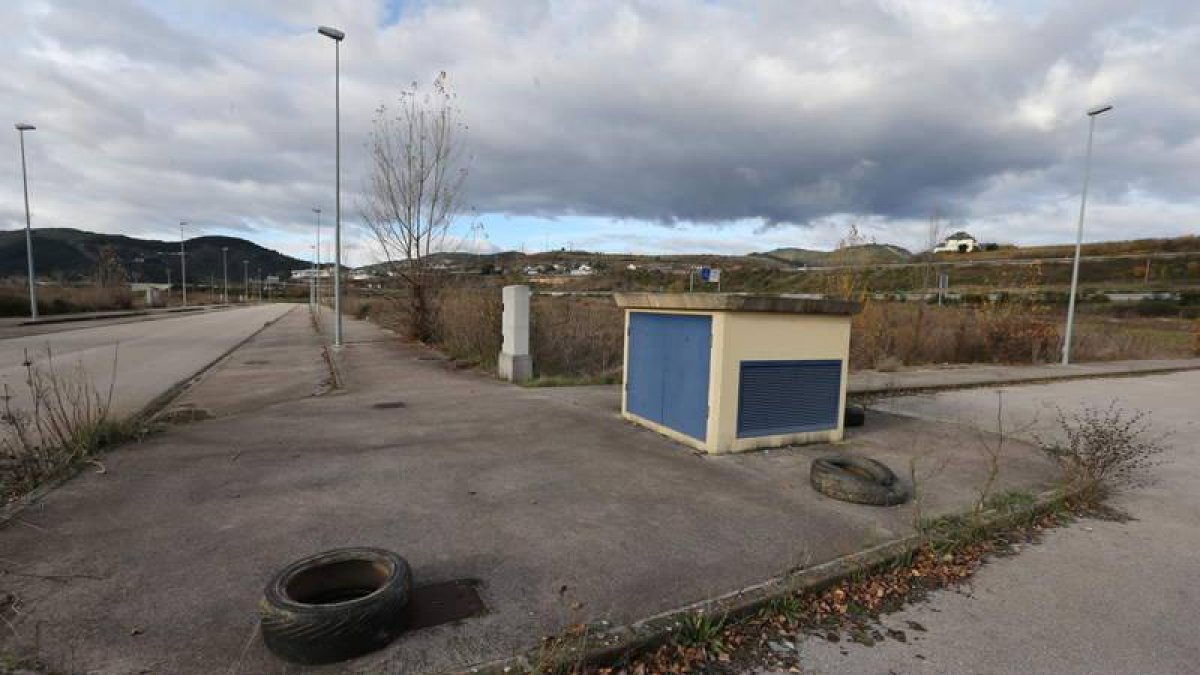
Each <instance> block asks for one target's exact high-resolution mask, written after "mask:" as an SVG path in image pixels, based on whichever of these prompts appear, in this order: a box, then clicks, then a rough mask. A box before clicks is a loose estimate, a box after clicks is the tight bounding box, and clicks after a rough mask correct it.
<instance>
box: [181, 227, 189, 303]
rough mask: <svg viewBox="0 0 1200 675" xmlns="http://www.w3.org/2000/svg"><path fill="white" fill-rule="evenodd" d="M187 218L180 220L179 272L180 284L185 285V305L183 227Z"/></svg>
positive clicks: (185, 271) (185, 268)
mask: <svg viewBox="0 0 1200 675" xmlns="http://www.w3.org/2000/svg"><path fill="white" fill-rule="evenodd" d="M185 225H187V221H186V220H181V221H179V274H180V282H179V283H180V284H182V285H183V306H184V307H187V251H184V250H183V228H184V226H185Z"/></svg>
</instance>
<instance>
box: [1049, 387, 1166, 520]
mask: <svg viewBox="0 0 1200 675" xmlns="http://www.w3.org/2000/svg"><path fill="white" fill-rule="evenodd" d="M1058 426H1059V430H1060V432H1061V437H1060V438H1056V439H1050V440H1047V439H1038V441H1039V443H1040V445H1041V446H1042V449H1043V450H1044V451H1045V452H1046V454H1048V455H1049V456H1050V457H1051V458H1052V459H1054V460H1055V461H1056V462H1058V465H1059V466H1060V467H1061V468H1062V470H1063V479H1064V483H1065V485H1066V488H1067V489H1068V490H1069V491H1071V492H1072V493H1074V494H1076V495H1078V496H1079V498H1080V499H1083V500H1085V501H1087V502H1090V503H1098V502H1100V501H1102V500H1103V499H1104V498H1105V497H1107V496H1109V495H1110V494H1112V493H1114V492H1118V491H1121V490H1126V489H1129V488H1132V487H1137V486H1139V485H1142V484H1144V483H1145V482H1146V481H1147V480H1149V474H1150V469H1152V468H1153V467H1155V466H1157V465H1158V463H1159V458H1160V456H1161V455H1162V453H1163V451H1164V449H1165V448H1164V445H1163V442H1164V440H1165V437H1164V436H1163V435H1161V434H1155V433H1154V432H1153V430H1152V429H1151V426H1150V416H1149V414H1148V413H1145V412H1141V411H1134V412H1129V411H1126V410H1124V409H1122V408H1120V407H1118V404H1117V402H1116V401H1113V402H1111V403H1110V404H1109V405H1108V406H1107V407H1103V408H1099V407H1095V406H1084V407H1083V408H1081V409H1080V410H1079V411H1077V412H1074V413H1064V412H1063V411H1062V410H1061V409H1060V410H1058Z"/></svg>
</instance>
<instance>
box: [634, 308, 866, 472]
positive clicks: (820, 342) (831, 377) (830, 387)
mask: <svg viewBox="0 0 1200 675" xmlns="http://www.w3.org/2000/svg"><path fill="white" fill-rule="evenodd" d="M614 297H615V299H616V302H617V305H618V306H619V307H621V308H623V309H624V310H625V336H626V337H625V371H624V375H625V377H624V382H625V384H624V389H623V392H622V397H621V414H622V415H623V416H624V417H625V418H626V419H629V420H632V421H634V422H637V423H638V424H641V425H644V426H646V427H649V428H651V429H653V430H655V431H657V432H659V433H661V434H664V435H666V436H669V437H671V438H673V439H675V440H677V441H680V442H682V443H686V444H687V445H690V446H692V447H695V448H698V449H700V450H703V451H705V452H708V453H712V454H721V453H728V452H743V451H746V450H752V449H756V448H766V447H777V446H782V445H792V444H799V443H816V442H826V441H839V440H841V438H842V417H843V409H844V407H845V400H846V372H847V361H848V359H849V354H850V317H851V315H853V314H854V313H855V312H857V311H858V309H859V305H858V304H857V303H854V302H848V301H841V300H822V299H812V298H798V297H788V296H777V295H743V294H733V293H617V294H615V296H614Z"/></svg>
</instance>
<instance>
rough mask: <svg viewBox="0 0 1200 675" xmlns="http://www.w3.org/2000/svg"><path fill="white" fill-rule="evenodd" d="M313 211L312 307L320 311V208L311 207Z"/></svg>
mask: <svg viewBox="0 0 1200 675" xmlns="http://www.w3.org/2000/svg"><path fill="white" fill-rule="evenodd" d="M313 213H315V214H317V249H316V251H317V253H316V260H317V267H316V270H314V274H313V309H314V310H315V311H316V312H317V313H320V311H321V209H319V208H316V207H313Z"/></svg>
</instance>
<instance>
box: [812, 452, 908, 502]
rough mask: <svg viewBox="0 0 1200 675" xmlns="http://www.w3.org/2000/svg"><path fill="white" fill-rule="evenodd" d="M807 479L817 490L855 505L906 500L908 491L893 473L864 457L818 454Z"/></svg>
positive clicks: (882, 465)
mask: <svg viewBox="0 0 1200 675" xmlns="http://www.w3.org/2000/svg"><path fill="white" fill-rule="evenodd" d="M809 481H810V482H811V483H812V486H813V488H815V489H816V490H817V492H820V493H821V494H824V495H827V496H829V497H833V498H834V499H840V500H842V501H845V502H853V503H855V504H869V505H872V506H895V505H896V504H903V503H904V502H905V501H907V500H908V490H906V489H905V488H904V486H903V485H901V484H900V481H898V480H897V479H896V474H895V473H893V472H892V470H891V469H889V468H888V467H887V466H885V465H884V464H881V463H879V462H877V461H875V460H873V459H869V458H867V457H856V456H854V455H833V456H829V457H818V458H816V459H814V460H813V463H812V468H811V470H810V471H809Z"/></svg>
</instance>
